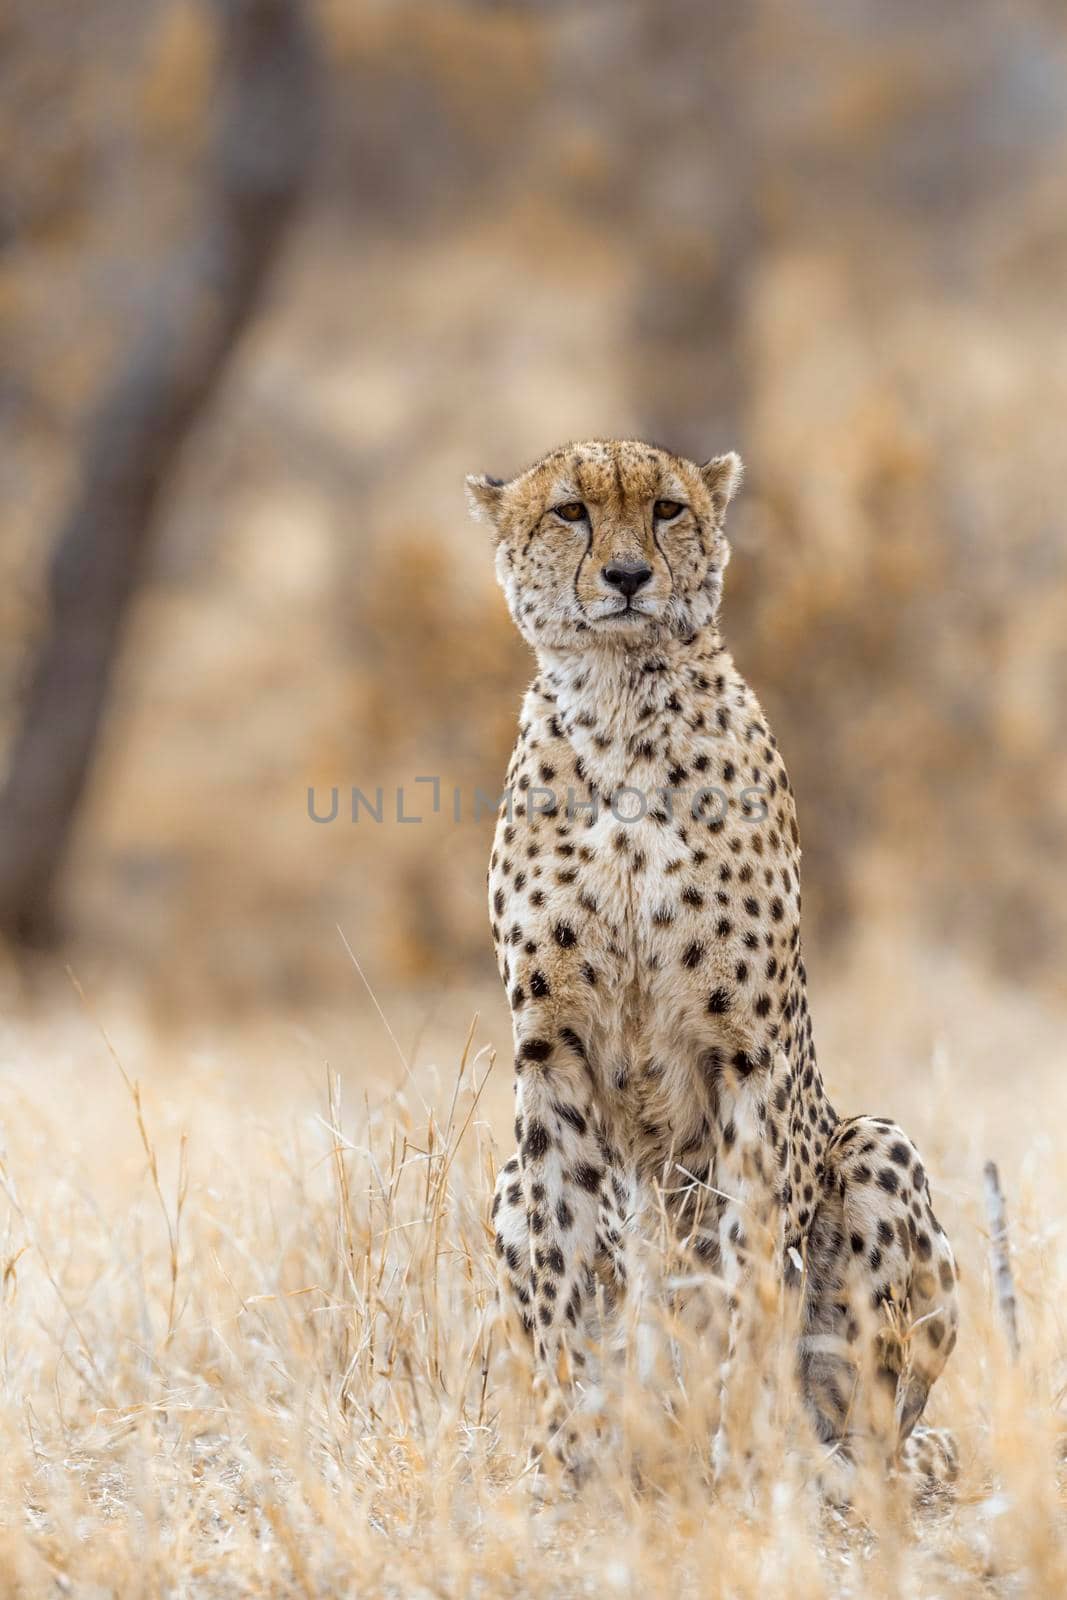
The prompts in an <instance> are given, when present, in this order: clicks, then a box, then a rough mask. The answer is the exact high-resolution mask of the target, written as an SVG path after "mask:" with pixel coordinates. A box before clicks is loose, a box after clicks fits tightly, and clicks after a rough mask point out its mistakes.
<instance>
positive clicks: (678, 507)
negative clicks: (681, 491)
mask: <svg viewBox="0 0 1067 1600" xmlns="http://www.w3.org/2000/svg"><path fill="white" fill-rule="evenodd" d="M684 510H685V507H684V506H683V505H682V502H681V501H680V500H657V501H656V503H655V505H654V506H653V507H652V515H653V516H654V517H655V518H657V520H658V521H660V522H672V521H673V520H674V518H675V517H676V516H678V515H679V513H680V512H682V511H684Z"/></svg>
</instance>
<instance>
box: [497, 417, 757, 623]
mask: <svg viewBox="0 0 1067 1600" xmlns="http://www.w3.org/2000/svg"><path fill="white" fill-rule="evenodd" d="M740 480H741V461H740V458H739V457H738V456H736V455H733V454H730V455H725V456H716V457H715V459H714V460H712V461H709V462H707V463H706V464H705V465H704V466H702V467H698V466H697V465H696V464H695V463H694V462H692V461H686V460H685V459H684V458H683V457H681V456H675V455H672V454H671V453H670V452H669V451H667V450H660V449H658V448H656V447H655V446H654V445H647V444H641V443H638V442H635V441H631V440H627V441H617V440H611V441H599V440H598V441H594V442H592V443H589V444H573V445H565V446H563V448H562V449H560V450H556V451H553V452H552V454H551V455H548V456H544V457H543V458H542V459H541V460H540V461H537V462H535V463H534V465H533V466H532V467H530V468H528V469H527V471H525V472H523V473H520V474H519V476H518V477H517V478H514V479H512V480H511V482H510V483H502V482H500V481H499V480H498V479H495V478H486V477H470V478H468V479H467V490H468V494H469V496H470V502H471V508H472V510H473V512H474V514H475V515H476V516H477V517H479V518H480V519H482V520H484V521H487V522H488V523H489V524H490V525H491V527H492V529H493V532H494V537H495V540H496V552H497V553H496V570H497V577H498V578H499V580H500V585H501V588H502V589H503V591H504V594H505V596H506V598H507V602H508V608H509V610H510V612H511V615H512V617H513V618H514V620H515V624H516V626H517V627H518V629H519V631H520V633H522V635H523V637H524V638H525V639H527V640H528V641H529V643H530V644H532V645H533V646H534V648H535V649H536V648H538V647H548V648H555V649H575V648H582V647H584V646H599V645H605V646H607V647H609V648H611V647H623V648H625V647H626V646H632V645H634V644H644V643H647V642H648V641H649V640H650V639H652V638H654V637H655V636H656V635H657V634H662V633H669V634H676V635H679V636H682V637H684V636H686V635H688V634H691V633H693V632H694V631H695V630H696V629H697V628H700V627H703V626H705V625H706V624H707V623H708V622H710V621H711V620H712V618H713V617H714V616H715V614H716V612H717V611H718V607H719V600H720V597H721V594H722V574H723V569H724V568H725V566H726V563H727V561H728V560H729V556H730V548H729V545H728V544H727V542H726V539H725V537H724V535H723V532H722V519H723V513H724V512H725V510H726V507H727V505H728V504H729V501H730V499H731V497H732V495H733V494H734V491H735V490H736V488H737V486H738V484H739V483H740Z"/></svg>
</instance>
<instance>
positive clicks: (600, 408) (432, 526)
mask: <svg viewBox="0 0 1067 1600" xmlns="http://www.w3.org/2000/svg"><path fill="white" fill-rule="evenodd" d="M314 15H315V20H316V23H317V26H318V28H319V32H320V36H321V41H322V47H323V50H324V53H325V55H326V59H327V65H328V77H327V94H328V98H329V104H328V106H327V107H326V112H327V126H328V137H327V139H326V141H325V148H324V151H323V154H322V158H321V160H320V165H319V170H318V175H317V182H316V186H315V191H314V194H313V196H312V199H311V201H310V203H309V204H308V205H307V206H306V208H305V212H304V215H303V217H302V220H301V222H300V224H299V226H298V229H297V231H296V233H295V235H294V236H292V237H291V239H290V247H289V249H288V251H287V253H286V256H285V259H284V261H283V262H282V263H281V270H280V272H279V274H278V276H277V278H276V280H275V283H274V288H273V291H272V294H271V297H270V303H269V305H268V307H267V309H266V312H265V313H264V314H263V315H262V316H261V317H260V319H259V321H258V322H257V324H256V326H255V328H254V331H253V334H252V336H251V338H249V339H248V340H247V341H246V343H245V345H244V346H243V348H242V350H241V353H240V356H239V359H238V361H237V364H236V366H235V368H234V369H233V371H232V372H231V374H230V376H229V379H228V381H227V383H226V385H225V388H224V392H223V394H222V396H221V398H220V399H219V400H218V401H217V402H216V403H215V404H214V405H213V407H212V409H211V412H210V414H209V415H208V416H206V417H205V418H204V420H203V423H202V426H201V427H200V429H199V431H198V434H197V437H196V439H195V440H194V442H193V445H192V447H191V448H190V449H189V450H188V451H187V453H186V457H185V460H184V463H183V466H182V470H181V472H180V474H179V475H178V478H177V479H176V481H175V482H174V483H173V484H172V486H171V492H170V494H169V497H168V507H167V514H166V518H165V524H164V526H163V528H162V530H161V536H160V539H159V541H158V547H157V552H156V556H155V559H154V563H153V568H152V571H151V573H150V576H149V579H148V581H147V583H146V585H145V587H144V591H143V594H142V596H141V598H140V601H139V604H138V609H137V614H136V617H135V619H134V625H133V627H132V629H131V632H130V635H129V637H128V639H127V642H126V647H125V650H124V654H123V657H122V661H121V666H120V672H119V675H118V681H117V684H116V689H115V694H114V697H113V703H112V711H111V716H110V720H109V723H108V726H107V729H106V737H105V741H104V746H103V749H102V751H101V755H100V760H99V763H98V767H97V771H96V778H95V782H94V785H93V789H92V793H91V795H90V798H89V802H88V804H87V807H86V810H85V815H84V817H83V822H82V826H81V829H80V831H79V836H78V845H77V850H76V853H75V855H74V858H73V860H72V862H71V865H70V871H69V878H68V884H67V895H66V907H67V926H68V929H69V934H70V939H71V940H72V942H73V946H74V948H75V949H76V950H77V951H78V960H79V962H80V963H81V966H82V968H83V969H84V968H85V967H86V965H88V966H90V967H91V965H92V964H93V963H94V962H95V963H99V964H100V965H102V966H108V967H110V966H117V967H121V968H126V969H130V970H132V971H133V972H135V973H136V974H137V975H138V976H139V977H140V978H141V979H143V981H144V982H145V983H146V984H147V985H149V986H150V987H152V988H153V989H155V990H158V992H159V993H160V994H163V995H166V996H169V997H170V998H171V999H176V998H177V999H178V1000H181V999H184V998H185V997H186V996H188V995H190V994H193V993H196V994H200V993H212V994H216V995H219V996H221V997H223V998H226V999H229V1000H232V1001H234V1002H244V1001H249V1000H252V999H259V998H262V996H264V995H265V994H270V995H272V996H274V997H275V998H280V999H285V1000H292V1001H301V1000H304V999H306V998H307V997H308V996H322V995H326V996H329V995H331V994H334V993H336V992H339V990H340V988H341V986H345V987H347V986H348V984H349V983H350V981H351V973H350V971H349V969H348V966H347V958H346V957H345V955H344V952H343V950H342V949H341V947H340V942H339V940H338V938H337V935H336V933H335V930H334V924H335V923H340V924H341V925H342V926H343V927H344V929H345V931H346V933H347V934H348V935H349V937H350V939H351V941H352V943H353V947H354V948H358V949H359V950H361V951H365V952H367V957H366V965H367V966H368V968H369V969H371V970H372V971H373V973H374V976H375V977H376V979H378V980H380V981H393V982H397V983H409V982H411V981H412V980H416V979H419V980H425V979H433V980H434V981H439V982H450V981H453V980H454V979H457V978H460V977H462V978H463V979H464V980H467V979H469V978H470V977H471V976H472V975H473V976H476V977H477V976H482V975H485V974H487V973H488V972H489V971H490V958H489V952H488V940H487V935H486V931H485V912H484V906H483V869H484V855H485V851H486V846H487V841H488V837H489V834H490V832H491V821H490V819H489V818H488V817H485V818H483V820H482V821H481V823H480V824H476V823H475V822H474V821H473V820H472V819H470V817H469V807H468V816H467V820H465V821H463V822H462V823H461V824H459V825H457V824H454V823H453V822H452V821H450V819H449V815H448V805H449V797H450V794H451V789H452V786H453V785H458V786H460V787H461V788H462V789H463V790H464V793H465V794H466V795H467V796H468V797H470V796H471V795H473V790H474V788H475V787H476V786H477V785H479V784H480V785H482V786H483V787H484V788H486V789H487V790H489V791H491V790H492V788H493V786H494V785H495V784H498V783H499V781H500V777H501V774H502V772H503V769H504V765H505V763H506V759H507V751H508V748H509V744H510V739H511V735H512V725H513V718H514V713H515V710H516V708H517V704H518V697H519V694H520V693H521V688H522V683H523V681H524V678H525V676H526V674H527V672H528V666H527V664H526V662H525V660H524V655H523V652H522V650H521V647H520V646H519V644H518V642H517V640H515V639H514V638H513V636H512V633H511V630H510V626H509V624H508V622H507V619H506V616H505V614H504V611H503V605H502V602H501V601H500V599H499V597H498V596H497V595H496V592H495V589H494V586H493V580H492V571H491V559H490V554H489V552H488V549H487V547H486V544H485V540H484V535H483V533H482V532H480V531H479V530H478V529H477V528H474V527H472V526H470V525H468V523H467V521H466V514H465V508H464V505H463V500H462V493H461V488H462V476H463V473H464V472H465V471H467V470H472V469H479V470H490V471H496V472H510V471H512V470H513V469H515V468H517V467H519V466H520V465H522V464H523V463H524V462H525V461H526V460H528V459H530V458H532V457H533V456H535V455H536V454H538V453H540V452H541V451H542V450H543V449H545V448H548V447H550V446H552V445H554V444H556V443H558V442H559V441H560V440H561V439H563V438H566V437H569V436H588V435H591V434H600V435H605V434H631V433H640V434H643V435H645V436H648V437H652V438H655V439H658V440H661V441H662V442H664V443H668V444H672V445H674V446H675V447H677V448H680V449H684V450H688V451H692V452H698V451H703V452H705V453H711V452H712V451H714V450H717V449H721V448H725V447H727V446H730V445H735V444H736V445H738V446H739V447H740V448H741V449H742V451H743V453H744V454H745V456H746V459H747V462H748V466H749V477H748V480H747V486H746V491H745V495H744V497H743V499H742V501H741V502H740V504H739V506H738V509H737V512H736V515H735V517H734V521H733V528H732V531H733V537H734V546H735V557H734V564H733V566H732V568H731V572H730V574H729V578H728V585H727V600H726V609H725V619H726V630H727V635H728V638H729V641H730V643H731V645H732V646H733V648H734V652H735V654H736V655H737V657H738V659H739V662H740V664H741V666H742V668H743V670H744V671H745V672H746V674H747V675H748V676H749V677H750V679H751V680H752V682H753V683H754V684H755V686H756V687H757V689H758V691H759V692H760V694H761V695H762V697H763V698H764V700H765V703H766V705H767V707H768V711H769V713H770V715H771V717H772V720H773V721H774V723H775V726H776V727H777V729H778V732H779V736H780V738H781V742H782V744H783V747H784V749H785V753H786V756H787V759H788V760H789V763H790V767H791V771H792V774H793V778H794V782H795V784H796V787H797V789H798V792H799V802H800V811H801V823H802V829H803V833H804V838H805V845H806V851H807V857H806V884H805V891H806V897H807V905H808V913H809V923H808V942H809V945H811V946H812V947H813V948H814V949H815V951H816V954H818V952H819V951H824V952H826V954H827V956H828V957H829V955H830V954H831V953H832V952H833V951H834V949H835V948H836V949H841V948H843V947H847V945H848V942H849V939H850V937H851V936H852V935H853V934H854V933H855V932H856V930H857V928H858V927H859V925H860V924H861V923H869V922H882V921H885V922H892V923H893V924H894V925H899V927H900V929H901V937H906V936H907V934H908V932H909V931H911V930H916V929H921V930H924V932H925V933H926V935H928V936H932V937H934V938H936V939H939V940H942V941H945V942H947V943H949V944H951V945H952V946H954V947H957V948H959V949H960V951H961V952H964V953H966V954H969V955H970V956H972V957H973V958H974V959H976V960H979V961H982V962H985V963H987V964H992V965H994V966H995V967H997V968H999V969H1001V970H1004V971H1007V972H1010V973H1011V974H1013V975H1015V976H1019V977H1022V978H1025V979H1027V980H1028V981H1033V982H1035V983H1039V984H1042V985H1044V986H1047V987H1051V988H1054V989H1058V990H1059V991H1060V992H1061V993H1062V992H1063V990H1064V979H1063V976H1062V974H1063V971H1064V957H1065V955H1067V909H1065V908H1067V896H1065V895H1064V893H1063V888H1064V884H1063V867H1062V863H1063V860H1064V845H1065V842H1067V841H1065V839H1064V831H1065V821H1064V819H1065V817H1067V807H1065V800H1067V793H1065V791H1067V741H1065V738H1064V718H1063V712H1062V707H1063V704H1064V698H1065V695H1067V644H1065V642H1064V641H1065V639H1067V574H1065V561H1067V555H1065V542H1064V536H1063V533H1064V530H1063V510H1062V494H1061V492H1060V485H1061V482H1062V472H1063V468H1062V456H1063V447H1062V423H1061V420H1060V419H1061V418H1062V416H1063V414H1064V401H1065V400H1067V393H1065V391H1067V330H1065V327H1064V323H1063V318H1062V314H1061V305H1062V283H1063V281H1064V278H1065V275H1067V224H1065V220H1064V212H1063V205H1062V171H1063V166H1064V160H1065V157H1067V23H1065V22H1064V18H1063V15H1062V12H1061V11H1060V9H1059V8H1058V7H1056V6H1054V5H1052V4H1051V3H1049V4H1042V3H1038V0H1024V3H1022V4H1019V5H1017V6H1015V7H1014V8H1012V9H1010V10H1009V9H1008V8H1006V7H1004V6H1003V5H1002V4H1000V3H997V0H974V3H972V4H971V5H970V6H968V7H966V8H963V7H946V8H930V7H928V6H925V5H921V4H920V3H919V0H902V3H900V4H898V5H896V6H894V7H893V8H891V9H889V8H886V7H884V6H879V5H878V4H876V0H859V3H857V4H853V5H851V6H849V7H844V6H841V5H840V4H838V3H836V0H813V3H812V4H809V5H807V6H805V7H795V6H787V5H786V4H785V3H784V0H753V3H752V4H751V5H749V6H747V7H745V8H743V9H742V8H739V7H736V6H733V5H727V4H698V3H697V0H667V3H665V4H662V5H657V6H654V7H653V6H643V5H631V4H626V3H623V4H619V5H610V6H609V5H605V4H579V5H576V6H573V7H552V6H548V5H540V4H536V5H535V4H532V3H531V4H519V3H515V4H512V5H507V4H498V5H491V4H478V3H474V0H471V3H468V4H461V3H455V4H438V3H431V0H424V3H419V4H416V3H410V4H409V3H406V0H392V3H385V0H379V3H377V4H374V3H371V4H367V5H364V6H358V7H357V6H351V5H349V4H347V3H345V0H330V3H326V4H322V5H320V6H318V7H316V8H315V10H314ZM0 26H2V29H3V45H4V49H3V53H2V60H3V65H2V67H0V132H2V134H3V136H4V145H5V149H7V150H8V151H9V153H10V162H9V170H8V173H7V186H6V194H5V197H4V199H3V202H2V206H0V245H2V249H0V340H2V341H3V346H4V349H5V361H4V366H3V377H2V379H0V405H2V407H3V413H4V432H5V437H6V439H7V440H8V441H10V443H9V448H8V449H7V451H6V455H5V460H4V463H3V465H2V467H0V484H2V489H3V496H2V504H3V510H2V512H0V516H2V519H3V520H2V528H3V538H2V543H0V684H2V686H3V726H4V727H5V728H6V729H10V727H11V726H12V723H13V718H14V715H15V712H16V708H17V705H18V701H19V694H20V689H21V684H22V682H23V672H24V667H23V663H24V662H25V660H26V659H27V651H28V649H29V648H30V646H31V645H32V643H33V640H34V638H35V637H36V635H37V633H38V631H39V628H40V624H41V620H42V610H41V608H42V576H43V573H44V569H45V560H46V557H47V553H48V549H49V545H50V541H51V539H52V537H53V535H54V533H55V529H56V526H57V522H58V519H59V517H60V514H61V512H62V509H63V506H64V504H65V503H66V501H67V499H68V497H69V495H70V493H71V486H72V484H71V477H72V463H73V462H74V460H75V459H76V452H77V448H78V445H79V442H80V439H81V436H82V433H83V431H84V427H85V422H86V418H87V416H88V414H89V411H90V409H91V406H92V402H93V399H94V396H95V395H96V394H97V393H98V392H99V389H100V386H101V384H102V382H103V380H104V378H105V375H106V373H107V372H108V370H109V369H110V366H111V364H112V363H113V362H114V361H115V360H116V359H117V356H118V353H119V352H120V350H121V348H122V346H123V340H124V337H125V336H126V334H127V332H128V329H129V327H130V325H131V323H133V322H134V321H136V318H137V315H138V313H139V311H141V310H142V309H143V307H144V305H145V304H146V297H147V294H148V290H149V289H150V288H151V286H152V285H153V284H154V283H155V282H156V281H157V279H158V277H159V275H160V274H162V273H165V272H166V271H167V267H168V262H169V261H170V260H171V259H172V257H173V256H174V254H175V253H176V251H178V250H179V249H180V247H181V243H182V239H183V229H184V228H185V226H186V225H187V222H188V216H189V209H190V203H191V200H190V196H191V188H192V184H193V182H194V178H195V174H196V171H197V162H198V160H200V159H201V158H202V155H203V130H204V127H205V125H206V123H207V121H208V120H209V117H208V113H209V111H210V106H209V104H208V100H209V97H210V93H211V88H210V86H211V83H212V65H213V49H214V43H213V41H214V32H213V19H212V16H211V12H210V8H209V7H206V6H203V5H200V4H196V3H193V0H137V3H136V4H134V3H133V0H92V4H91V5H88V6H86V7H83V8H80V9H79V11H78V13H77V16H76V17H72V16H71V13H70V9H69V7H62V6H60V5H59V4H58V3H57V0H37V4H35V5H34V6H33V7H32V8H31V7H28V6H26V7H21V8H18V7H17V8H16V9H15V10H14V12H9V13H8V14H7V16H6V18H5V20H4V21H3V23H2V24H0ZM429 774H438V775H440V777H441V779H442V784H443V789H444V795H445V800H444V807H445V809H444V811H443V813H442V814H440V815H438V816H436V817H435V816H429V817H428V818H427V820H426V821H425V822H424V823H422V824H420V825H418V826H405V825H402V824H398V823H396V822H395V820H394V821H393V822H391V823H386V822H383V824H382V825H380V826H379V825H371V824H368V823H366V821H361V822H360V823H359V824H358V825H352V824H350V823H345V822H344V821H343V820H339V821H338V822H337V823H336V824H333V825H331V826H329V827H325V826H318V827H317V826H315V825H314V824H313V823H311V822H310V821H309V820H308V817H307V811H306V791H307V788H308V786H309V785H317V786H318V787H319V790H320V793H322V794H325V793H326V791H327V790H328V789H329V787H330V786H332V785H334V784H337V785H339V786H340V788H341V791H342V819H343V817H344V815H345V809H344V797H345V794H346V792H347V790H348V789H349V788H350V787H351V786H352V785H353V784H355V785H358V786H360V787H362V788H363V789H364V790H365V791H368V792H369V791H373V790H374V789H375V788H376V787H377V786H378V785H382V786H384V788H385V791H386V799H387V803H388V802H389V801H390V799H391V795H392V791H393V788H394V786H395V785H396V784H398V783H402V784H404V785H405V787H406V789H407V792H408V793H409V795H411V797H412V798H411V801H410V802H409V803H410V805H411V808H412V809H415V808H416V806H417V805H418V804H419V791H415V790H413V789H412V788H411V785H412V783H413V780H414V778H415V777H416V776H418V775H429ZM426 793H427V791H425V790H423V791H422V794H426ZM422 808H423V809H426V807H425V802H424V801H423V803H422Z"/></svg>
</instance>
